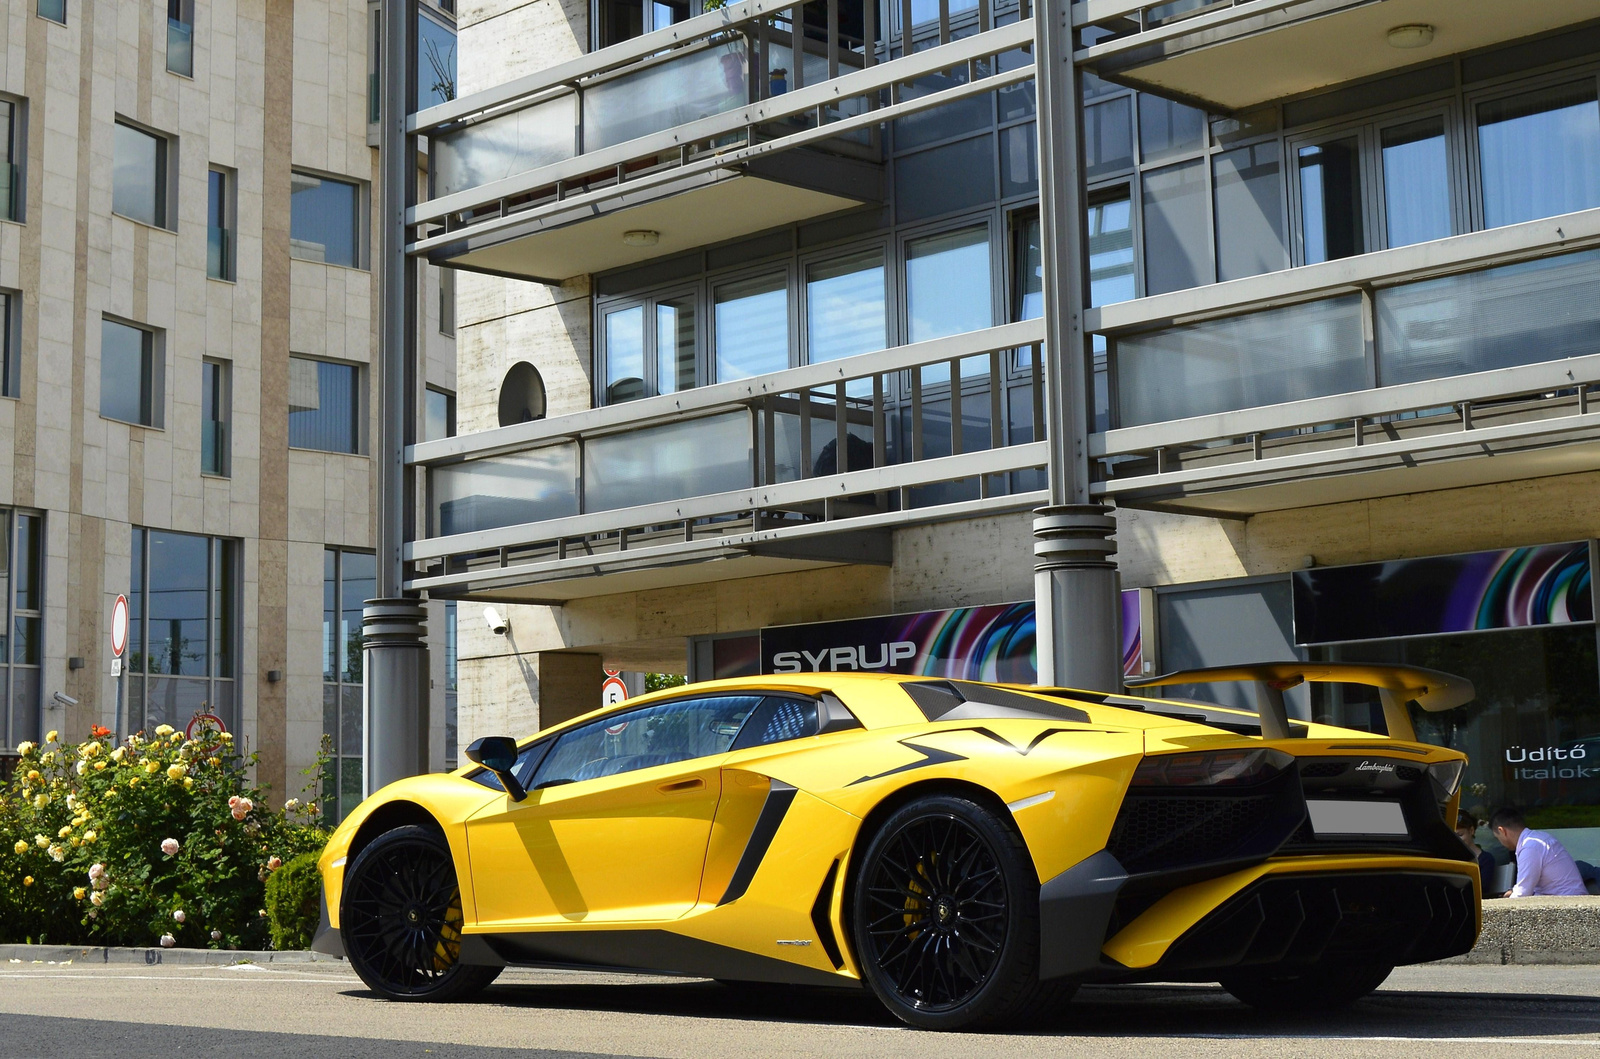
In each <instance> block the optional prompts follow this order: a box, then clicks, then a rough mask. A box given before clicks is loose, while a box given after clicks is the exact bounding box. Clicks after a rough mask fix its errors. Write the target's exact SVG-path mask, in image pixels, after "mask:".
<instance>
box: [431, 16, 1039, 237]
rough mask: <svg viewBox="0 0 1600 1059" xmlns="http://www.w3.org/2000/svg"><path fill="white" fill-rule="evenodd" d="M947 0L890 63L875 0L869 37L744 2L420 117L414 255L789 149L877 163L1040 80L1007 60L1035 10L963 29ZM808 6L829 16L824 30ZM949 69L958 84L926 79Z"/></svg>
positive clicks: (1019, 46)
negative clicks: (943, 117) (889, 130)
mask: <svg viewBox="0 0 1600 1059" xmlns="http://www.w3.org/2000/svg"><path fill="white" fill-rule="evenodd" d="M949 2H950V0H940V12H941V16H940V20H939V27H940V35H939V37H938V42H937V43H935V42H933V41H931V40H930V41H928V42H927V43H928V44H929V45H931V46H928V47H924V48H923V50H921V51H914V52H913V51H912V50H911V49H910V48H909V47H906V45H908V44H909V43H910V33H909V31H907V32H906V33H905V34H904V38H905V39H904V40H903V41H902V48H904V51H905V53H904V54H902V55H901V57H899V58H895V59H892V60H889V61H885V62H879V61H878V59H879V56H878V54H877V52H878V47H877V46H876V44H875V43H869V42H875V41H876V39H877V35H878V31H877V29H876V28H875V26H874V25H873V19H874V17H875V15H874V14H873V12H874V7H873V5H871V4H868V5H866V8H865V13H866V27H865V32H864V34H863V36H864V40H857V39H853V38H850V37H848V36H846V35H844V34H843V33H841V32H840V30H839V26H838V22H839V20H838V0H812V2H811V3H810V4H809V5H807V4H805V3H800V4H778V3H774V2H772V0H743V2H742V3H737V4H730V5H729V6H728V7H726V8H723V9H721V10H718V11H713V12H708V13H706V14H703V15H699V16H696V17H695V18H692V19H689V20H687V21H685V22H682V23H679V24H678V25H675V26H671V27H669V28H667V29H663V30H658V31H656V32H654V33H650V34H646V35H645V36H642V37H639V38H636V39H634V40H631V41H627V42H625V43H622V44H618V45H614V46H612V47H609V48H605V49H602V50H600V51H598V52H595V53H593V54H590V55H585V56H581V57H579V58H577V59H574V60H572V61H570V62H567V63H563V64H560V65H558V66H556V67H553V68H551V69H549V70H546V71H543V72H541V73H538V74H533V75H530V76H528V77H525V78H522V79H520V80H518V81H513V82H511V83H509V84H507V85H503V86H501V87H499V88H495V89H490V90H487V91H484V92H479V93H476V94H474V95H472V96H467V97H464V98H462V99H459V100H455V101H452V102H450V103H447V104H443V105H441V106H437V107H433V108H430V109H429V110H426V111H423V112H421V113H420V114H417V115H415V116H414V118H413V127H414V128H415V129H416V131H418V132H419V133H422V134H425V135H426V136H427V137H428V138H429V144H430V160H431V180H432V191H431V198H430V199H429V201H427V202H425V203H423V204H421V205H419V206H417V207H415V208H414V209H413V210H412V211H411V212H410V214H409V215H408V222H409V223H410V224H411V225H413V226H415V227H417V228H418V229H420V231H419V235H420V238H418V239H417V240H416V241H415V242H414V243H412V244H411V246H410V248H409V249H410V250H411V252H413V253H428V252H430V251H438V250H440V249H441V248H445V247H448V246H450V245H451V244H452V243H455V242H456V241H458V240H459V239H460V238H461V237H462V235H463V234H468V233H470V234H471V235H472V236H473V237H480V236H492V235H494V234H495V233H497V232H500V233H503V232H508V231H510V230H512V229H513V228H519V229H520V228H525V227H526V226H527V224H528V223H529V222H533V221H538V220H540V219H547V218H549V217H552V216H555V215H563V216H565V215H572V216H577V215H579V214H580V213H581V212H582V211H583V210H584V209H590V208H593V207H595V206H596V205H597V204H599V203H602V202H603V201H604V200H606V199H607V198H615V197H617V196H619V195H620V194H622V193H624V192H628V193H633V194H639V193H642V192H644V191H647V190H650V189H653V188H659V187H662V186H665V185H671V184H676V183H681V182H682V181H685V180H687V179H689V178H691V177H695V176H704V175H705V174H708V173H712V172H715V171H718V170H727V169H732V168H736V167H739V166H742V165H746V164H749V163H750V162H752V161H753V160H756V159H758V158H762V157H766V156H770V155H772V154H774V153H775V152H780V151H787V150H793V149H796V148H802V147H812V148H821V149H826V150H828V151H830V152H834V153H839V154H843V155H846V156H850V157H859V158H866V159H876V157H877V154H878V151H877V146H876V136H877V129H878V127H879V126H880V125H881V124H882V123H884V122H886V121H889V120H892V119H894V118H898V117H903V116H905V115H906V114H910V113H913V112H916V111H920V110H925V109H928V108H931V107H937V106H941V105H944V104H946V103H950V102H954V101H956V100H959V99H962V98H965V97H967V96H969V95H975V94H979V93H984V92H990V91H994V90H995V89H998V88H1002V87H1005V86H1006V85H1009V84H1015V83H1017V82H1020V81H1024V80H1027V79H1029V78H1031V77H1032V76H1033V67H1032V65H1031V62H1027V61H1020V62H1019V61H1016V56H1015V55H1010V57H1008V59H1007V61H1006V62H1005V63H1001V62H1000V61H998V57H999V56H1001V55H1008V54H1009V53H1019V52H1020V53H1026V52H1028V51H1029V50H1030V49H1031V44H1032V39H1033V24H1032V20H1031V19H1029V18H1024V19H1022V20H1021V21H1017V22H1012V23H1011V24H1009V25H1006V26H1002V27H999V28H994V27H993V19H992V17H991V15H990V12H989V9H988V4H987V0H984V2H983V3H982V4H981V5H980V8H979V12H978V17H979V26H980V32H979V33H977V34H976V35H973V36H969V37H964V38H961V39H955V38H954V37H953V35H952V33H951V31H950V29H949V23H950V15H949ZM903 6H905V7H906V8H907V9H909V7H910V0H905V3H904V5H903ZM808 7H809V8H810V9H824V10H825V19H824V20H823V24H822V25H820V26H818V25H815V24H813V23H808V22H807V20H806V15H805V12H806V10H807V9H808ZM905 17H907V18H909V17H910V14H909V10H908V11H907V13H906V16H905ZM797 42H798V43H797ZM797 50H798V52H799V54H800V56H801V60H800V61H798V62H797V61H796V60H795V57H794V56H795V53H796V51H797ZM1002 66H1004V67H1007V68H1005V69H1002ZM780 71H781V73H780ZM937 74H949V75H952V76H950V77H949V81H950V83H951V86H950V87H947V88H943V89H940V90H937V91H931V92H930V91H928V90H927V88H926V86H925V85H922V84H919V83H918V82H923V81H925V80H926V79H927V78H930V77H932V76H933V75H937Z"/></svg>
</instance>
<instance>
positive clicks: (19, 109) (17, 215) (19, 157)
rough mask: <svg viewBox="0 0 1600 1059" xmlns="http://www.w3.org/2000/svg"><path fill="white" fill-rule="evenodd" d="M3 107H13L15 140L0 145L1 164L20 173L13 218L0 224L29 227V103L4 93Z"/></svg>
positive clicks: (0, 99) (14, 185)
mask: <svg viewBox="0 0 1600 1059" xmlns="http://www.w3.org/2000/svg"><path fill="white" fill-rule="evenodd" d="M46 21H50V20H49V19H46ZM0 103H5V104H8V105H9V106H10V107H11V137H10V140H9V141H8V142H0V150H3V151H4V152H5V154H6V157H5V158H4V159H0V161H3V162H4V164H7V165H9V166H11V168H12V169H13V170H14V171H15V173H16V178H15V180H14V181H13V183H12V187H11V216H9V217H8V216H6V215H5V214H4V213H0V221H9V222H10V223H12V224H26V223H28V213H27V211H28V101H27V100H26V99H25V98H23V97H22V96H14V95H11V94H10V93H0Z"/></svg>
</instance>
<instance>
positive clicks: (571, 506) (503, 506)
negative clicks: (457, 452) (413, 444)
mask: <svg viewBox="0 0 1600 1059" xmlns="http://www.w3.org/2000/svg"><path fill="white" fill-rule="evenodd" d="M428 499H429V502H430V503H431V504H432V507H433V511H432V515H433V525H432V527H431V529H432V531H433V532H434V533H435V534H437V535H440V536H449V535H450V534H454V533H472V532H476V531H477V530H486V529H497V528H499V527H501V526H519V525H522V524H523V523H525V522H543V521H545V520H547V519H555V518H565V517H567V516H568V515H576V514H577V513H578V446H577V445H576V444H575V443H573V442H567V443H565V444H560V445H546V446H543V447H541V448H537V449H532V450H530V451H528V452H517V453H511V454H509V455H505V456H490V457H488V458H486V459H481V460H473V461H471V462H469V463H455V464H448V465H446V466H443V467H434V468H432V469H430V470H429V471H428Z"/></svg>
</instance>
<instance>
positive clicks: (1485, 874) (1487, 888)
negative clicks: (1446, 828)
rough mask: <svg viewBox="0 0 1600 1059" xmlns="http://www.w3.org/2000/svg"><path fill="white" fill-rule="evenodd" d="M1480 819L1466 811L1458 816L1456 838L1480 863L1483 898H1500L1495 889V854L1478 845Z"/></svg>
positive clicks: (1479, 873)
mask: <svg viewBox="0 0 1600 1059" xmlns="http://www.w3.org/2000/svg"><path fill="white" fill-rule="evenodd" d="M1478 827H1479V824H1478V818H1477V817H1475V816H1473V815H1472V814H1471V813H1469V812H1467V811H1466V810H1464V809H1463V810H1462V811H1461V812H1459V813H1457V814H1456V837H1457V838H1459V839H1460V840H1461V844H1462V845H1464V846H1466V847H1467V850H1468V852H1470V853H1471V854H1472V855H1473V857H1474V858H1476V859H1477V861H1478V877H1479V880H1480V881H1481V882H1482V884H1483V890H1482V892H1483V896H1485V897H1499V896H1500V892H1499V891H1498V890H1496V889H1495V888H1494V870H1495V868H1496V867H1497V865H1496V864H1495V862H1494V854H1493V853H1490V852H1489V851H1488V850H1486V849H1484V848H1482V847H1481V846H1479V845H1478Z"/></svg>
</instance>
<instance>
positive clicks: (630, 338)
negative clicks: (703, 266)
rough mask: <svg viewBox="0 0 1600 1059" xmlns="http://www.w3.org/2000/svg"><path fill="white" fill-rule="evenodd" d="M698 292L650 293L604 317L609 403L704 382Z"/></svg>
mask: <svg viewBox="0 0 1600 1059" xmlns="http://www.w3.org/2000/svg"><path fill="white" fill-rule="evenodd" d="M695 300H696V299H695V295H694V294H693V293H689V292H685V293H680V294H675V295H671V296H664V297H658V298H650V299H647V300H646V301H644V302H642V303H639V304H634V305H630V306H628V307H627V308H622V309H617V310H615V311H612V312H608V313H606V314H605V316H604V322H603V326H602V333H603V335H604V339H605V349H606V353H605V357H606V371H605V392H604V394H603V399H604V402H605V403H606V404H616V403H618V402H619V401H633V400H637V399H638V398H640V397H651V396H654V395H655V394H660V393H676V392H678V391H679V390H687V389H690V388H692V387H694V386H698V385H699V384H700V371H699V362H700V343H699V337H698V333H697V329H696V327H695Z"/></svg>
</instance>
